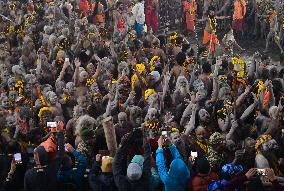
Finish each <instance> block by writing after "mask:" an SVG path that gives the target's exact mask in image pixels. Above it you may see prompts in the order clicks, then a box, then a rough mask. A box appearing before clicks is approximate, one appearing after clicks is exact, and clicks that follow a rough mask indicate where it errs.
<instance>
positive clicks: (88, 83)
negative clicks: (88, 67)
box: [86, 78, 96, 87]
mask: <svg viewBox="0 0 284 191" xmlns="http://www.w3.org/2000/svg"><path fill="white" fill-rule="evenodd" d="M95 82H96V80H95V79H93V78H89V79H87V82H86V86H87V87H91V86H92V85H93V84H94V83H95Z"/></svg>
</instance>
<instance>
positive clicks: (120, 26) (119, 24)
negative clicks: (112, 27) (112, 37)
mask: <svg viewBox="0 0 284 191" xmlns="http://www.w3.org/2000/svg"><path fill="white" fill-rule="evenodd" d="M117 30H118V31H119V32H124V30H125V26H124V22H123V21H122V20H119V21H118V22H117Z"/></svg>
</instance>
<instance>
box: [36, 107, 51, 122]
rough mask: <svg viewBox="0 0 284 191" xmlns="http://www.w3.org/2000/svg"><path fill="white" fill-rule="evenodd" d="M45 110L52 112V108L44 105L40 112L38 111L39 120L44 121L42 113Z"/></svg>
mask: <svg viewBox="0 0 284 191" xmlns="http://www.w3.org/2000/svg"><path fill="white" fill-rule="evenodd" d="M45 111H49V112H50V113H51V110H50V108H49V107H42V108H41V109H40V110H39V112H38V117H39V120H40V121H42V114H43V112H45Z"/></svg>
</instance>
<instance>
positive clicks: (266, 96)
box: [263, 90, 270, 106]
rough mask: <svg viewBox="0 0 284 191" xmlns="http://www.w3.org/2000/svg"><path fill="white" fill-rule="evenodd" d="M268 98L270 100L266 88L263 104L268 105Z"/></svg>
mask: <svg viewBox="0 0 284 191" xmlns="http://www.w3.org/2000/svg"><path fill="white" fill-rule="evenodd" d="M269 100H270V92H269V91H268V90H266V91H265V93H264V97H263V105H264V106H268V104H269Z"/></svg>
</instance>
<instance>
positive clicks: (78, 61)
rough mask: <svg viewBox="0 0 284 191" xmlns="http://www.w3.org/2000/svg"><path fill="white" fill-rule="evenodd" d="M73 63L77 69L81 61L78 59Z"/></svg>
mask: <svg viewBox="0 0 284 191" xmlns="http://www.w3.org/2000/svg"><path fill="white" fill-rule="evenodd" d="M74 63H75V66H76V68H79V67H80V66H81V61H80V60H79V58H76V59H75V61H74Z"/></svg>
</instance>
